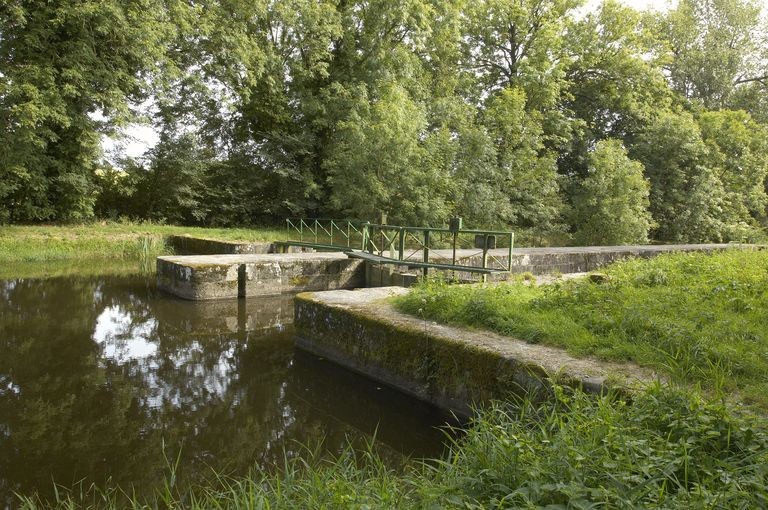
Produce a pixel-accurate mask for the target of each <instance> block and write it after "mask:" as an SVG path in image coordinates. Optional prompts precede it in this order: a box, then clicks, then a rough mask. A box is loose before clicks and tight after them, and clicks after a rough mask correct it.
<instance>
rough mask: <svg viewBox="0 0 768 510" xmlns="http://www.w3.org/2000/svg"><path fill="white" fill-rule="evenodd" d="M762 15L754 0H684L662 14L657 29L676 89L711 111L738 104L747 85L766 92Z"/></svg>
mask: <svg viewBox="0 0 768 510" xmlns="http://www.w3.org/2000/svg"><path fill="white" fill-rule="evenodd" d="M760 14H761V5H760V3H759V2H757V1H754V0H681V1H680V2H679V3H678V5H677V6H676V8H675V9H672V10H671V11H670V12H669V13H668V14H666V15H663V16H662V17H661V19H660V20H659V22H658V25H657V27H658V30H659V33H660V34H661V38H662V41H663V42H664V43H665V45H666V49H667V51H668V52H669V54H668V55H665V56H664V57H663V58H665V60H666V62H665V68H666V70H667V71H668V72H669V77H670V85H671V87H672V88H673V90H675V91H676V92H678V93H679V94H681V95H682V96H683V97H685V98H689V99H692V100H695V101H697V102H700V103H701V104H703V105H704V106H705V107H706V108H710V109H713V110H716V109H720V108H729V107H732V106H734V101H738V99H737V98H738V97H739V96H740V97H741V98H744V97H745V96H744V94H743V93H744V92H748V91H749V89H754V90H760V91H762V93H763V94H765V93H766V91H768V81H766V79H767V78H768V53H766V46H765V43H766V37H767V36H768V32H766V26H765V22H766V21H765V19H761V15H760ZM741 89H747V90H746V91H744V90H741ZM758 104H759V103H758ZM755 106H757V105H755Z"/></svg>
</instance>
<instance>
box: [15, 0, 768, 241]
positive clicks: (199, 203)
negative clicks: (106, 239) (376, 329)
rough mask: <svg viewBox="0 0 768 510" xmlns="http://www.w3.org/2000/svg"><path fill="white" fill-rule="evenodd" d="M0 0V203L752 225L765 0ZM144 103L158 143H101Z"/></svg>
mask: <svg viewBox="0 0 768 510" xmlns="http://www.w3.org/2000/svg"><path fill="white" fill-rule="evenodd" d="M584 3H585V2H584V1H582V0H483V1H476V2H469V1H466V0H398V1H390V0H367V1H353V0H256V1H252V0H200V1H196V2H186V1H183V0H57V1H55V2H49V1H44V0H7V1H5V2H4V3H2V5H0V23H1V25H0V30H1V31H0V135H1V136H2V140H1V141H2V144H0V222H40V221H75V220H84V219H89V218H92V217H94V216H96V217H118V216H127V217H132V218H146V219H151V220H155V221H167V222H175V223H190V224H202V225H235V224H238V225H240V224H253V223H261V222H268V221H274V220H277V219H279V218H282V217H285V216H324V217H329V216H334V217H354V218H361V219H374V218H376V217H377V216H378V215H379V214H380V213H386V214H387V215H388V217H389V220H390V222H404V223H409V224H430V225H440V224H443V223H444V222H445V221H446V219H447V218H448V217H450V216H454V215H458V216H462V217H463V218H464V219H465V224H468V225H472V226H475V227H483V226H487V227H505V228H513V229H515V230H516V231H518V232H520V233H522V234H524V235H525V236H527V238H528V239H529V240H532V241H534V242H538V241H539V240H542V239H544V240H546V239H549V240H555V242H563V241H566V240H568V239H572V240H573V241H575V242H580V243H632V242H645V241H647V240H649V239H654V240H659V241H726V240H737V239H743V238H749V237H754V236H755V235H759V233H760V232H761V229H763V228H764V227H765V225H766V213H767V211H766V206H767V205H768V195H767V194H766V176H767V175H768V128H767V127H766V126H767V125H768V29H767V28H766V18H765V17H764V16H763V15H764V14H765V13H761V7H760V3H759V2H758V1H757V0H679V2H678V4H677V5H676V6H675V7H674V8H672V9H671V10H669V11H667V12H663V13H653V12H647V13H641V12H636V11H634V10H632V9H630V8H628V7H625V6H623V5H622V4H621V3H619V2H617V1H615V0H606V1H604V3H603V4H602V5H601V6H599V7H598V8H597V9H596V10H594V11H586V10H585V8H584V5H583V4H584ZM147 100H150V102H151V104H152V105H153V106H152V108H151V118H150V119H149V121H151V122H152V123H153V124H154V126H155V127H156V129H157V130H158V132H159V133H160V141H159V143H158V144H157V145H156V146H155V147H154V148H152V149H151V150H150V151H149V152H148V153H147V154H146V155H145V157H144V158H141V159H139V160H133V161H122V162H121V163H120V164H119V165H116V167H115V166H113V165H110V164H108V163H106V162H105V160H104V155H103V154H102V152H101V147H100V136H101V135H103V134H110V133H115V132H116V130H118V129H119V128H121V127H122V126H125V125H126V123H128V122H131V121H135V120H136V112H137V111H139V105H141V104H142V102H146V101H147Z"/></svg>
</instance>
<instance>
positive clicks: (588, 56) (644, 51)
mask: <svg viewBox="0 0 768 510" xmlns="http://www.w3.org/2000/svg"><path fill="white" fill-rule="evenodd" d="M565 39H566V41H567V42H566V45H565V48H566V50H567V51H568V52H569V55H570V57H569V64H568V67H567V71H566V78H567V81H568V89H567V91H568V93H567V94H564V97H563V104H564V105H565V107H566V108H567V109H568V110H569V111H571V112H572V113H573V115H575V116H576V117H577V118H578V119H579V120H581V122H582V123H581V125H580V126H579V129H578V130H576V132H575V135H574V138H573V140H572V142H571V144H570V146H569V148H568V149H567V151H563V154H561V157H560V159H559V162H558V163H559V166H560V170H561V172H562V173H563V174H565V175H569V176H574V175H578V176H581V177H584V176H586V174H587V168H588V164H589V156H590V151H591V150H592V149H594V147H595V144H596V143H597V142H598V141H600V140H603V139H606V138H618V139H622V140H627V141H629V140H630V139H631V138H632V137H633V136H634V135H635V134H636V133H637V132H638V131H641V130H642V129H644V127H645V126H646V125H647V124H648V123H649V122H651V121H652V119H653V118H654V116H655V115H656V113H657V112H658V110H659V109H663V108H665V107H666V106H669V105H670V104H671V96H672V94H671V93H670V90H669V87H668V85H667V81H666V78H665V77H664V75H663V74H662V72H661V69H660V68H659V67H658V66H656V65H655V62H653V61H649V59H648V58H647V56H648V54H649V52H650V51H651V40H650V39H649V31H648V29H647V27H645V25H644V23H643V18H642V15H641V14H640V13H639V12H637V11H635V10H633V9H631V8H629V7H625V6H623V5H622V4H621V3H619V2H617V1H615V0H606V1H605V2H603V3H602V4H601V5H600V6H599V8H598V9H597V10H595V11H594V12H590V13H588V14H587V15H586V16H584V17H583V18H582V19H580V20H578V21H577V22H575V23H573V24H572V25H571V27H570V29H569V30H568V32H567V33H566V35H565ZM574 193H576V190H574Z"/></svg>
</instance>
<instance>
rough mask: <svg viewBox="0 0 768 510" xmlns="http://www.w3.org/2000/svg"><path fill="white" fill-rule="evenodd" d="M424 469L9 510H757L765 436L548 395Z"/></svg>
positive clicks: (289, 463) (642, 401) (325, 463)
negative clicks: (49, 509)
mask: <svg viewBox="0 0 768 510" xmlns="http://www.w3.org/2000/svg"><path fill="white" fill-rule="evenodd" d="M453 441H454V442H453V444H452V448H451V452H450V454H449V455H448V456H446V458H444V459H442V460H437V461H427V462H411V463H410V464H409V465H408V466H406V468H405V469H404V470H401V471H396V470H394V469H392V468H390V467H388V466H387V465H386V464H385V463H384V462H383V461H382V460H381V458H380V457H378V456H377V455H376V454H375V453H373V449H372V448H371V447H370V446H369V448H368V449H367V450H364V451H363V452H362V453H361V452H359V451H355V450H354V449H352V448H351V447H350V448H348V449H347V450H345V451H344V452H342V453H341V454H340V455H339V456H338V457H337V458H336V459H333V460H330V461H329V460H323V459H321V458H320V457H318V456H317V455H316V453H313V451H308V452H307V454H306V455H304V456H302V458H297V459H292V460H286V461H285V467H284V469H282V470H281V471H279V472H278V473H276V474H265V473H263V472H257V471H254V472H251V473H250V474H249V475H248V476H244V477H239V478H232V477H224V476H216V477H214V478H213V479H212V480H211V481H210V482H209V484H207V485H205V486H197V487H192V488H180V487H177V486H175V485H174V483H173V481H172V480H173V475H170V476H169V478H168V481H167V482H166V484H165V485H164V487H163V488H162V489H160V490H158V492H157V493H156V494H155V496H154V497H153V498H149V499H143V500H142V499H139V498H137V497H135V496H132V495H131V493H130V492H127V493H126V492H123V491H121V490H119V489H109V490H99V489H96V488H93V487H89V488H88V489H87V490H85V491H82V490H76V491H74V492H63V491H62V492H59V493H58V496H57V499H56V501H54V502H52V503H51V504H50V505H46V504H44V503H42V502H40V501H39V500H36V499H35V498H33V497H29V498H22V500H21V507H22V508H24V509H27V510H33V509H38V508H46V507H52V508H58V509H70V508H93V509H96V508H190V509H212V508H214V509H215V508H227V509H243V508H247V509H277V508H307V509H315V508H329V509H331V508H349V509H353V508H354V509H362V508H366V509H400V508H402V509H412V508H415V509H442V508H456V509H459V508H461V509H488V508H670V509H679V508H697V509H698V508H765V507H766V506H767V505H768V488H767V487H768V485H767V484H766V482H768V480H767V479H766V477H767V476H768V431H766V428H765V425H764V424H763V423H762V422H761V421H760V420H758V419H757V418H755V417H753V416H751V415H748V414H744V413H742V412H740V411H738V410H734V409H733V408H730V407H728V406H727V405H725V404H722V403H711V402H708V401H707V400H704V399H703V398H702V397H701V396H700V395H698V394H696V393H692V392H690V391H689V390H680V389H674V388H669V387H662V386H654V387H652V388H649V389H647V390H646V391H645V392H643V393H640V394H638V395H636V396H635V398H634V399H633V401H631V402H627V401H622V400H619V399H617V398H614V397H612V396H603V397H595V396H594V395H587V394H584V393H581V392H578V391H575V392H569V391H566V390H565V389H562V388H558V387H556V388H555V395H554V398H553V399H552V400H551V401H548V402H544V403H534V402H532V401H529V400H520V401H515V402H499V403H496V404H493V405H491V406H490V407H488V408H486V409H484V410H482V411H481V412H480V413H479V414H478V416H477V418H476V419H475V421H474V422H473V423H472V425H471V426H470V428H469V430H468V431H467V434H466V435H465V436H464V437H463V439H460V440H453Z"/></svg>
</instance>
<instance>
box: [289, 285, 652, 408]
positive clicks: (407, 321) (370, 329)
mask: <svg viewBox="0 0 768 510" xmlns="http://www.w3.org/2000/svg"><path fill="white" fill-rule="evenodd" d="M403 292H407V290H406V289H403V288H398V287H389V288H375V289H358V290H355V291H330V292H316V293H303V294H299V295H298V296H296V298H295V308H294V310H295V316H294V325H295V327H296V332H297V337H296V345H297V346H298V347H300V348H302V349H305V350H307V351H310V352H313V353H315V354H317V355H320V356H324V357H326V358H328V359H330V360H332V361H334V362H336V363H339V364H340V365H342V366H344V367H346V368H348V369H351V370H354V371H356V372H359V373H361V374H363V375H366V376H368V377H371V378H373V379H375V380H378V381H380V382H382V383H384V384H387V385H390V386H393V387H395V388H398V389H400V390H401V391H404V392H406V393H409V394H411V395H413V396H415V397H417V398H420V399H422V400H425V401H428V402H430V403H433V404H435V405H438V406H440V407H443V408H446V409H450V410H452V411H454V412H457V413H460V414H463V415H468V414H469V413H470V412H471V409H472V406H473V405H474V404H481V403H483V402H486V401H488V400H490V399H502V398H505V397H508V396H509V395H510V393H516V394H519V393H521V392H528V393H531V392H534V393H538V392H541V391H542V390H544V389H545V388H547V387H548V378H549V377H550V376H552V377H557V379H558V380H559V381H561V382H563V383H565V384H573V385H578V386H581V387H583V388H585V389H586V390H588V391H602V390H603V389H604V388H605V387H606V385H608V384H609V383H608V382H607V381H612V384H613V385H614V386H615V387H616V388H629V387H631V386H634V385H636V384H637V383H638V382H639V381H647V380H651V379H653V374H651V373H649V372H647V371H644V370H642V369H640V368H639V367H636V366H633V365H629V364H613V363H605V362H597V361H595V360H589V359H577V358H573V357H572V356H570V355H568V354H567V353H566V352H565V351H563V350H561V349H555V348H550V347H545V346H540V345H532V344H527V343H525V342H522V341H519V340H515V339H513V338H508V337H501V336H499V335H495V334H493V333H488V332H476V331H470V330H467V329H462V328H456V327H451V326H445V325H438V324H434V323H427V322H425V321H422V320H420V319H418V318H416V317H410V316H407V315H404V314H401V313H399V312H397V311H396V310H395V309H394V308H393V307H392V305H391V304H390V303H388V302H387V301H386V298H388V297H391V296H396V295H398V294H402V293H403Z"/></svg>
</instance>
